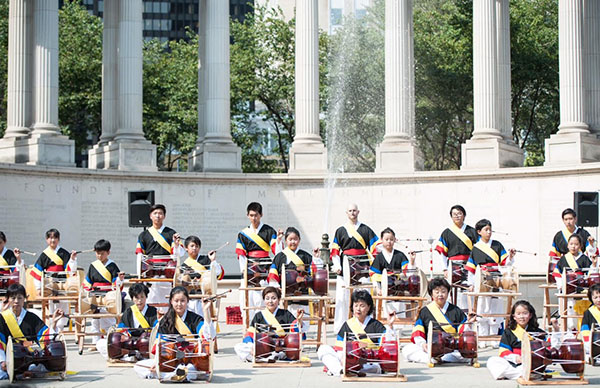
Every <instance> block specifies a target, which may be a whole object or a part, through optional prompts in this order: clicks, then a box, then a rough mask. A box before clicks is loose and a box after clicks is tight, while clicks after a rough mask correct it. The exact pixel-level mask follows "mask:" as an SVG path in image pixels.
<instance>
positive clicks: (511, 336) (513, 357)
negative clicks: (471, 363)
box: [487, 300, 559, 380]
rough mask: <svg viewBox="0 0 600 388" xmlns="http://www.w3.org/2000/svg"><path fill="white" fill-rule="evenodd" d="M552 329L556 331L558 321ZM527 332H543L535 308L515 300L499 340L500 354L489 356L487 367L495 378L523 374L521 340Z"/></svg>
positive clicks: (520, 375)
mask: <svg viewBox="0 0 600 388" xmlns="http://www.w3.org/2000/svg"><path fill="white" fill-rule="evenodd" d="M553 325H554V329H555V330H556V331H558V330H559V329H558V323H557V322H555V323H554V324H553ZM527 333H544V331H543V330H541V329H540V327H539V325H538V321H537V316H536V314H535V309H534V308H533V306H532V305H531V304H530V303H529V302H527V301H526V300H519V301H517V302H516V303H515V304H514V305H513V306H512V309H511V311H510V318H509V321H508V328H507V329H506V330H504V333H503V334H502V339H501V340H500V348H499V350H500V356H493V357H490V358H489V359H488V361H487V367H488V369H489V370H490V373H491V374H492V377H494V379H495V380H500V379H508V380H516V379H518V378H519V377H522V376H523V365H522V362H523V359H522V358H521V357H522V355H521V341H522V340H523V335H525V334H527Z"/></svg>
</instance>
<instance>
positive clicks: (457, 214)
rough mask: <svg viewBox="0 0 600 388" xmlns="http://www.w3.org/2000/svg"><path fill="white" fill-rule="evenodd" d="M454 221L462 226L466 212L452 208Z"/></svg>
mask: <svg viewBox="0 0 600 388" xmlns="http://www.w3.org/2000/svg"><path fill="white" fill-rule="evenodd" d="M451 217H452V222H454V223H455V224H456V225H458V226H462V224H463V223H464V222H465V214H464V213H463V212H461V211H460V210H458V209H453V210H452V215H451Z"/></svg>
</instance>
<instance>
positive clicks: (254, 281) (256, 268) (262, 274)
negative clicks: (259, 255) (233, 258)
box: [246, 259, 271, 287]
mask: <svg viewBox="0 0 600 388" xmlns="http://www.w3.org/2000/svg"><path fill="white" fill-rule="evenodd" d="M270 268H271V262H270V261H252V260H251V259H248V269H247V271H246V273H247V279H248V280H247V284H248V287H262V286H261V285H260V281H261V280H265V281H266V280H267V276H268V275H269V269H270Z"/></svg>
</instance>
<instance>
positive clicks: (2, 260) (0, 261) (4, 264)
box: [0, 255, 8, 267]
mask: <svg viewBox="0 0 600 388" xmlns="http://www.w3.org/2000/svg"><path fill="white" fill-rule="evenodd" d="M0 266H2V267H7V266H8V261H6V259H5V258H4V256H2V255H0Z"/></svg>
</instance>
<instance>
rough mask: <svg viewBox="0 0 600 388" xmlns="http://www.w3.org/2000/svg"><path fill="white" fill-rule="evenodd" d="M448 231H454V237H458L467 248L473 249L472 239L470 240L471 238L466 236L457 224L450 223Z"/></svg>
mask: <svg viewBox="0 0 600 388" xmlns="http://www.w3.org/2000/svg"><path fill="white" fill-rule="evenodd" d="M448 229H450V231H451V232H452V233H454V235H455V236H456V237H458V238H459V239H460V241H462V242H463V244H465V245H466V246H467V248H469V250H473V241H471V239H470V238H469V236H467V235H466V234H465V232H463V231H462V229H460V228H459V227H458V226H456V225H454V224H452V225H451V226H450V228H448Z"/></svg>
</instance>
